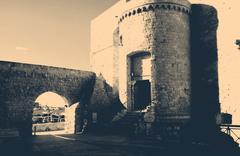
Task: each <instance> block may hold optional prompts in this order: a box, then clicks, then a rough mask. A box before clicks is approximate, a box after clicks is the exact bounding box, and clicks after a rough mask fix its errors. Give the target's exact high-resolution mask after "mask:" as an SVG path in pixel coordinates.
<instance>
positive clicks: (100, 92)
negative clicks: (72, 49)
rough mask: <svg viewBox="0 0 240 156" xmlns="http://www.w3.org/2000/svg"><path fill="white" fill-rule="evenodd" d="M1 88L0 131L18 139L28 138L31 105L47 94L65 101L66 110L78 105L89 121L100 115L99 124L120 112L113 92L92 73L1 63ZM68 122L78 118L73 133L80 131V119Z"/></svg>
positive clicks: (76, 116)
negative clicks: (13, 132)
mask: <svg viewBox="0 0 240 156" xmlns="http://www.w3.org/2000/svg"><path fill="white" fill-rule="evenodd" d="M0 86H1V87H0V100H1V101H0V111H1V115H0V128H2V129H9V128H10V129H17V130H18V131H19V133H20V135H21V136H24V135H31V129H32V111H33V107H34V102H35V100H36V98H37V97H38V96H39V95H40V94H42V93H44V92H47V91H52V92H55V93H58V94H59V95H61V96H63V97H65V98H66V99H67V101H68V103H69V106H71V105H72V104H74V103H77V102H79V103H81V111H82V112H83V111H85V110H86V111H87V112H88V114H89V116H88V117H89V120H91V118H90V114H91V112H93V111H94V112H99V114H100V115H99V116H100V119H99V120H100V122H102V123H104V121H107V120H108V121H110V120H111V117H112V116H113V115H114V113H115V112H118V111H120V109H122V108H123V107H122V105H121V103H120V101H119V99H118V96H116V94H115V92H114V91H113V89H112V88H111V87H110V86H109V85H108V84H107V83H106V81H105V80H103V79H102V78H100V79H99V78H97V79H96V76H95V74H94V73H92V72H86V71H79V70H72V69H64V68H56V67H48V66H40V65H30V64H22V63H14V62H4V61H1V62H0ZM70 108H71V107H70ZM74 111H76V109H74ZM70 118H71V119H69V121H71V120H72V119H73V118H74V119H75V118H77V119H75V122H73V124H74V126H73V125H72V127H74V128H75V129H74V130H73V131H78V130H79V129H81V126H82V118H81V115H79V114H78V113H77V112H75V115H73V116H72V117H70ZM101 118H103V119H102V120H104V121H101ZM71 130H72V128H71ZM73 131H71V132H73Z"/></svg>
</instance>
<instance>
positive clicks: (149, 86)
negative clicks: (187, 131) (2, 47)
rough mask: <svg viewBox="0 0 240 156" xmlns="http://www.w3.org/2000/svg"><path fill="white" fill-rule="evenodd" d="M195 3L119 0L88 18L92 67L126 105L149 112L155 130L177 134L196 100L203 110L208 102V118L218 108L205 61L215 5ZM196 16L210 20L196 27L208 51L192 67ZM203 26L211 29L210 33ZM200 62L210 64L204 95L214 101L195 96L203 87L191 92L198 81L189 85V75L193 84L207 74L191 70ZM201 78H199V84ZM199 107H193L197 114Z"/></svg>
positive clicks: (213, 43)
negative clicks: (90, 29)
mask: <svg viewBox="0 0 240 156" xmlns="http://www.w3.org/2000/svg"><path fill="white" fill-rule="evenodd" d="M196 6H198V10H197V9H195V8H196ZM196 6H195V7H194V6H193V7H194V8H193V9H194V13H192V11H191V10H192V5H191V4H190V3H189V2H188V1H187V0H130V1H126V0H121V1H119V2H118V3H117V4H116V5H114V6H113V7H112V8H110V9H108V10H107V11H105V12H104V13H103V14H101V15H100V16H98V17H97V18H95V19H94V20H93V21H92V26H91V28H92V39H91V45H92V46H91V50H92V53H91V59H92V61H91V63H92V67H93V71H94V72H96V73H97V74H101V75H103V77H104V78H106V80H107V82H108V83H109V84H110V85H112V86H116V87H115V89H116V92H117V93H118V94H119V97H120V100H121V102H122V103H123V104H124V106H125V107H126V108H127V110H128V111H142V110H145V111H146V112H147V113H146V115H145V116H146V117H147V118H151V121H152V123H153V124H155V127H156V131H158V132H159V133H161V134H167V135H171V136H176V135H178V134H177V132H176V131H181V129H183V127H185V125H187V124H188V123H190V122H191V120H192V115H193V112H194V111H193V110H195V108H197V107H195V106H196V105H198V107H199V108H201V110H204V109H207V108H206V107H207V106H206V105H208V104H210V103H211V104H210V105H212V106H213V107H212V108H213V109H211V110H210V112H211V113H209V116H208V117H209V118H211V119H210V120H214V118H215V116H216V114H217V113H219V111H220V109H219V101H218V79H217V77H218V76H217V68H216V67H215V66H214V67H213V66H212V65H211V64H212V63H210V62H208V61H211V62H215V63H217V55H216V54H217V50H216V47H217V46H216V38H215V37H216V28H217V23H218V21H217V16H216V10H215V9H214V8H212V7H210V6H205V5H201V4H199V5H196ZM203 10H204V11H203ZM205 14H207V15H209V16H204V15H205ZM201 15H203V16H201ZM197 16H198V17H199V18H197ZM202 17H203V18H202ZM196 21H198V22H199V23H206V21H213V22H212V23H211V22H210V23H209V24H210V25H211V26H213V27H212V29H211V28H208V27H204V26H203V28H202V29H201V32H204V33H203V34H201V37H202V38H212V40H208V41H209V43H207V42H199V43H203V45H201V47H205V49H204V48H203V49H202V50H203V51H204V52H206V54H209V55H205V57H207V59H206V61H203V62H201V61H198V66H197V67H198V68H196V63H195V66H193V65H194V63H193V59H196V57H194V56H198V55H200V54H195V53H201V52H200V51H197V50H196V47H199V46H196V47H194V48H192V46H195V44H197V43H196V42H197V39H200V38H201V37H200V36H199V35H197V34H196V33H195V32H197V31H199V30H198V28H199V27H194V28H193V22H196ZM201 25H204V24H201ZM105 27H106V28H105ZM208 30H212V31H211V33H209V32H210V31H208ZM210 36H211V37H210ZM202 38H201V39H202ZM201 39H200V40H201ZM203 40H204V39H203ZM204 45H205V46H204ZM207 45H210V47H212V48H209V46H207ZM204 52H202V53H204ZM211 54H213V55H211ZM201 56H202V55H201ZM212 56H214V57H212ZM208 57H211V59H209V58H208ZM111 60H114V61H113V62H111ZM213 60H214V61H213ZM206 62H207V63H206ZM208 65H209V66H208ZM206 66H208V67H209V68H210V66H212V67H213V68H211V69H212V71H211V72H212V75H211V78H210V77H209V78H210V79H212V78H213V77H214V80H213V81H214V84H213V85H212V88H211V89H212V90H211V91H209V92H208V93H209V95H206V94H204V95H205V98H206V99H208V98H207V97H208V96H212V95H213V96H214V99H215V100H214V101H211V100H206V101H205V100H204V97H202V96H199V95H200V94H201V93H202V92H205V89H207V88H204V89H201V91H200V90H199V92H198V93H197V92H196V90H198V89H199V86H197V85H195V86H193V85H192V82H193V81H194V84H195V83H197V81H199V79H202V78H207V77H206V75H198V76H196V75H197V74H195V73H197V71H205V69H206ZM102 67H104V68H102ZM193 68H194V69H193ZM111 71H113V72H112V73H111ZM193 74H195V75H193ZM196 77H198V78H196ZM192 78H194V80H193V79H192ZM207 79H208V78H207ZM206 83H207V82H206V81H204V82H203V84H202V85H204V84H206ZM192 90H195V92H194V95H196V96H195V97H198V98H195V99H199V97H201V98H202V102H203V103H206V105H205V104H204V105H205V106H206V107H204V108H203V107H202V106H201V104H200V103H198V104H196V101H195V103H194V104H193V102H194V100H195V99H194V100H193V96H192V94H193V91H192ZM192 100H193V101H192ZM207 103H208V104H207ZM193 106H194V107H195V108H193ZM202 113H203V112H201V113H198V115H197V116H198V118H200V116H201V114H202ZM196 114H197V113H196ZM203 114H204V113H203ZM205 121H206V120H205ZM212 125H214V123H212Z"/></svg>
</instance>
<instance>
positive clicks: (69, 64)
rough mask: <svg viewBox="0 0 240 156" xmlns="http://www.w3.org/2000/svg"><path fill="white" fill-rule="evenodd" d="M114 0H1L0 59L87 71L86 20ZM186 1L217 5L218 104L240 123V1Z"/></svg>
mask: <svg viewBox="0 0 240 156" xmlns="http://www.w3.org/2000/svg"><path fill="white" fill-rule="evenodd" d="M117 1H118V0H0V12H1V13H0V20H1V25H0V43H1V46H0V60H9V61H17V62H25V63H33V64H44V65H52V66H58V67H66V68H75V69H82V70H90V65H89V51H90V20H91V19H93V18H94V17H96V16H97V15H98V14H99V13H101V12H103V11H104V10H105V9H106V8H109V7H110V6H111V5H112V4H114V3H115V2H117ZM190 1H191V2H192V3H196V2H200V3H206V4H211V5H214V6H215V7H216V8H217V10H218V14H219V20H220V23H219V29H218V49H219V79H220V95H221V98H220V100H221V103H222V105H221V107H222V111H224V112H226V111H227V112H229V113H234V122H235V123H238V124H240V93H239V88H240V83H239V80H240V69H239V67H240V50H238V49H237V46H236V45H235V44H234V42H235V40H236V39H238V38H240V30H239V29H240V21H239V15H240V9H239V6H240V0H190ZM206 109H207V108H206Z"/></svg>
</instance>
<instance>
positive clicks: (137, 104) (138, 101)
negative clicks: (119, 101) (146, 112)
mask: <svg viewBox="0 0 240 156" xmlns="http://www.w3.org/2000/svg"><path fill="white" fill-rule="evenodd" d="M133 103H134V110H143V109H145V108H146V107H147V106H148V105H150V103H151V83H150V82H149V80H138V81H136V83H134V85H133Z"/></svg>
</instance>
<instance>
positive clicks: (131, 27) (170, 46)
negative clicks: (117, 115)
mask: <svg viewBox="0 0 240 156" xmlns="http://www.w3.org/2000/svg"><path fill="white" fill-rule="evenodd" d="M141 2H142V1H141ZM144 2H145V4H144V3H141V5H140V6H135V7H134V8H133V9H131V10H128V11H126V13H124V14H123V16H121V18H120V23H119V29H120V36H121V37H122V47H120V52H119V53H120V54H119V60H120V63H119V64H120V65H121V67H120V71H119V75H120V76H119V92H120V99H121V101H122V102H123V103H125V102H126V101H128V102H131V101H130V100H127V98H126V97H128V96H129V92H130V91H129V90H131V89H128V88H129V87H131V84H130V83H131V82H130V81H129V79H130V78H128V77H127V76H126V73H127V71H126V70H127V68H128V67H127V66H128V64H127V57H128V56H129V55H132V54H136V53H139V52H150V54H151V62H152V63H151V64H152V65H151V66H150V67H148V68H151V71H152V77H151V80H150V81H151V88H152V103H153V104H155V105H156V107H155V108H156V111H157V112H158V113H156V115H157V116H158V117H157V120H162V119H163V118H166V120H170V119H173V120H174V118H175V119H180V118H181V117H182V118H184V119H185V118H186V119H187V118H189V115H190V93H191V90H190V89H191V86H190V82H191V79H190V23H189V12H190V4H189V3H187V2H186V1H178V2H176V1H174V2H173V1H153V2H152V1H151V2H152V3H150V2H149V1H144ZM183 2H184V3H183ZM133 3H134V2H133ZM128 74H130V73H128ZM128 76H129V75H128ZM126 84H127V85H126ZM163 120H165V119H163Z"/></svg>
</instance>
